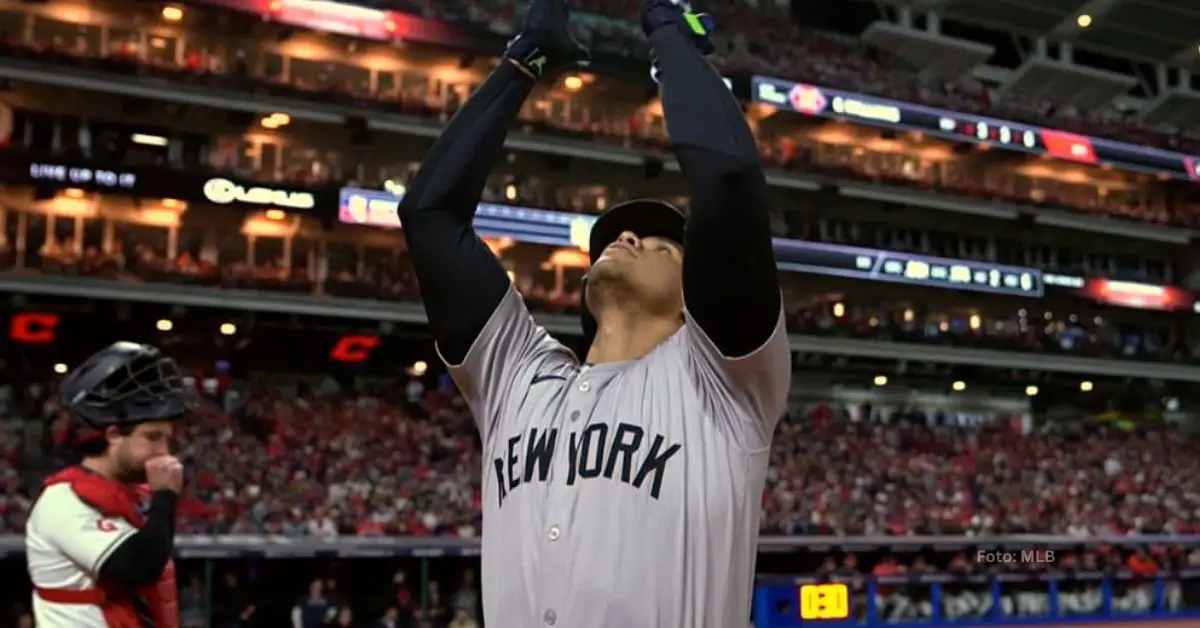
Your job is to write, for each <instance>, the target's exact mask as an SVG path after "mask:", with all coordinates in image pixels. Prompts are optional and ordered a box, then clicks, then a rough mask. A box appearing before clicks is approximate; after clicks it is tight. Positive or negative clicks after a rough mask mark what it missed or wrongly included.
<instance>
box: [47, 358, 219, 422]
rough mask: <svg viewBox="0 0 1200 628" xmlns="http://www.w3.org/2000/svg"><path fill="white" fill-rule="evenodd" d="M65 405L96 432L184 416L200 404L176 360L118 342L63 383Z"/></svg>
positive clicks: (62, 393)
mask: <svg viewBox="0 0 1200 628" xmlns="http://www.w3.org/2000/svg"><path fill="white" fill-rule="evenodd" d="M59 396H60V397H61V399H62V404H63V406H64V407H65V408H67V409H68V410H70V411H71V413H72V414H74V415H75V416H76V417H78V418H79V420H80V421H81V422H82V423H83V424H85V425H87V426H88V427H90V428H92V429H95V430H103V429H105V428H107V427H109V426H112V425H117V426H130V425H136V424H138V423H145V422H147V421H164V420H172V419H177V418H180V417H182V416H183V415H184V414H186V413H187V412H188V411H189V410H192V409H194V408H195V407H196V405H197V396H196V394H195V390H193V389H192V388H191V387H189V386H188V385H187V384H185V383H184V381H183V375H182V374H181V373H180V371H179V367H178V366H177V365H176V364H175V361H174V360H172V359H170V358H167V357H164V356H163V355H162V353H161V352H160V351H159V350H158V349H157V348H155V347H152V346H150V345H142V344H138V343H136V342H116V343H113V344H112V345H111V346H109V347H108V348H106V349H103V350H102V351H100V352H98V353H96V354H95V355H93V356H92V357H90V358H88V359H87V360H85V361H84V362H83V364H80V365H79V366H78V367H76V368H75V370H73V371H71V373H70V374H68V375H67V377H66V378H65V379H64V380H63V381H62V384H61V385H60V386H59Z"/></svg>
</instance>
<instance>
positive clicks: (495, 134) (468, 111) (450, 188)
mask: <svg viewBox="0 0 1200 628" xmlns="http://www.w3.org/2000/svg"><path fill="white" fill-rule="evenodd" d="M532 89H533V79H532V78H531V77H530V76H529V75H527V74H525V73H524V72H522V71H521V70H520V69H518V68H517V67H516V66H515V65H514V64H513V63H511V62H509V61H508V60H506V59H505V60H501V62H500V65H499V66H498V67H497V68H496V69H495V70H494V71H493V72H492V73H491V74H490V75H488V77H487V79H486V80H484V82H483V84H482V85H480V86H479V89H477V90H475V93H474V94H472V95H471V97H470V98H468V99H467V102H466V103H465V104H464V105H463V107H462V108H461V109H459V110H458V113H456V114H455V115H454V117H453V118H451V120H450V123H449V124H447V125H446V129H445V130H444V131H442V134H441V136H439V137H438V140H437V141H436V142H434V144H433V147H432V148H430V149H429V153H427V154H426V155H425V158H424V159H423V160H422V161H421V167H420V169H418V170H417V175H416V176H415V177H414V178H413V180H412V183H410V184H409V186H408V189H407V191H406V192H405V195H404V200H403V201H402V202H401V203H400V215H401V220H402V224H403V226H404V228H405V229H407V228H408V226H409V225H408V223H409V222H411V221H416V222H421V221H424V220H432V219H434V218H435V217H436V218H441V217H442V216H443V215H445V214H450V215H451V216H453V218H454V219H455V221H456V222H457V224H460V225H463V226H465V227H469V226H470V225H471V222H472V220H473V219H474V216H475V207H476V205H477V204H478V203H479V197H480V195H481V194H483V188H484V186H485V185H486V184H487V177H488V173H489V172H491V169H492V165H493V164H494V163H495V162H496V160H497V159H499V158H500V155H501V153H502V151H503V150H504V138H505V136H506V135H507V134H508V127H509V125H511V124H512V122H513V120H515V119H516V117H517V113H518V112H519V111H520V110H521V105H522V104H524V103H525V99H526V98H527V97H528V96H529V92H530V90H532Z"/></svg>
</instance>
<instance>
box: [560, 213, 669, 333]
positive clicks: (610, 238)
mask: <svg viewBox="0 0 1200 628" xmlns="http://www.w3.org/2000/svg"><path fill="white" fill-rule="evenodd" d="M686 223H687V219H686V218H685V217H684V215H683V212H682V211H680V210H679V208H678V207H675V206H674V205H672V204H670V203H668V202H666V201H660V200H656V199H645V198H644V199H638V200H633V201H626V202H624V203H618V204H616V205H614V206H613V208H612V209H610V210H608V211H606V212H604V213H603V214H601V215H600V217H599V218H597V219H596V222H595V223H593V224H592V232H591V234H590V235H589V236H588V254H589V256H590V257H591V262H592V263H593V264H595V263H596V260H598V259H600V255H601V254H602V253H604V249H605V248H607V247H608V245H610V244H612V243H613V242H616V241H617V238H619V237H621V234H622V233H624V232H626V231H632V232H633V233H635V234H637V236H638V237H639V238H650V237H655V238H666V239H668V240H671V241H673V242H676V243H678V244H683V230H684V226H685V224H686ZM580 305H581V306H582V321H581V322H582V324H583V340H584V345H583V346H584V350H585V351H586V350H587V347H590V346H592V340H593V339H595V337H596V318H595V317H594V316H592V313H591V312H589V311H588V307H587V279H586V278H585V279H584V282H583V290H582V291H581V292H580Z"/></svg>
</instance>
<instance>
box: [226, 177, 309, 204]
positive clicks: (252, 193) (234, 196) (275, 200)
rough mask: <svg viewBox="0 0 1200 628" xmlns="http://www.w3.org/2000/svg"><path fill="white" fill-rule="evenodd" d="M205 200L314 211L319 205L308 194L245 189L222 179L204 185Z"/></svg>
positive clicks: (257, 187)
mask: <svg viewBox="0 0 1200 628" xmlns="http://www.w3.org/2000/svg"><path fill="white" fill-rule="evenodd" d="M204 198H206V199H208V200H209V201H211V202H213V203H216V204H218V205H232V204H234V203H241V204H243V205H258V206H260V207H286V208H288V209H312V208H313V207H316V205H317V201H316V199H315V198H314V197H313V195H312V194H310V193H308V192H297V191H295V190H285V189H281V188H268V187H262V186H254V187H245V186H242V185H238V184H237V183H234V182H233V181H230V180H229V179H222V178H220V177H217V178H213V179H209V180H208V181H206V182H205V183H204Z"/></svg>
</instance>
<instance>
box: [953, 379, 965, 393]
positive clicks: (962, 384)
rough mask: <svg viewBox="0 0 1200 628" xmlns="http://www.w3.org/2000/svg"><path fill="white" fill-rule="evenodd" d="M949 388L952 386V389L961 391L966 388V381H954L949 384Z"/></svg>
mask: <svg viewBox="0 0 1200 628" xmlns="http://www.w3.org/2000/svg"><path fill="white" fill-rule="evenodd" d="M951 388H953V389H954V390H956V391H958V392H962V391H964V390H966V389H967V383H966V382H964V381H957V382H954V384H953V385H951Z"/></svg>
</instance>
